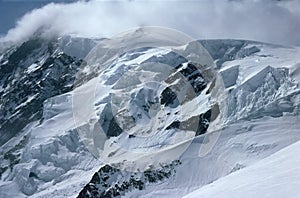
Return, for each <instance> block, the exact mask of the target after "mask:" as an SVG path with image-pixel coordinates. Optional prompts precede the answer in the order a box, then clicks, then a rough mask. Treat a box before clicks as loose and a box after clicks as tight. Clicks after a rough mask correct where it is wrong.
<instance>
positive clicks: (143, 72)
mask: <svg viewBox="0 0 300 198" xmlns="http://www.w3.org/2000/svg"><path fill="white" fill-rule="evenodd" d="M139 39H141V37H140V38H139ZM58 42H60V43H61V44H62V43H63V45H61V46H63V47H60V48H59V50H66V51H68V50H69V53H71V52H73V53H74V55H78V56H82V54H84V53H86V51H85V50H83V51H82V52H78V51H77V50H74V51H73V50H72V49H73V47H72V46H74V48H76V49H77V47H76V46H78V45H83V46H86V45H87V46H89V44H90V43H91V41H87V42H83V41H78V38H77V39H75V41H74V40H72V39H71V38H70V37H65V38H64V39H63V40H61V39H60V40H58ZM73 42H75V43H73ZM97 42H98V41H97ZM104 42H110V41H104ZM201 42H202V43H203V42H205V44H203V45H204V46H205V47H206V48H207V49H208V51H210V53H211V54H212V57H213V58H214V61H215V62H216V64H217V65H218V66H219V70H220V76H221V77H222V78H223V81H224V87H223V88H224V89H223V90H222V93H226V94H227V101H226V104H224V103H222V104H223V105H224V106H227V107H229V108H228V111H226V114H224V115H223V116H224V117H222V118H224V119H222V121H224V123H225V125H221V128H220V126H218V125H217V126H214V125H213V124H211V123H209V124H207V123H208V122H209V121H210V119H211V116H208V117H206V116H205V115H206V112H209V111H212V109H211V108H210V106H209V105H207V104H208V102H209V100H207V98H208V96H207V94H206V93H207V89H208V87H209V86H206V85H205V86H203V87H202V85H204V84H202V83H203V80H202V79H201V78H200V77H203V76H201V73H197V70H193V68H194V67H193V65H191V64H187V63H186V61H187V59H186V58H185V57H184V56H183V55H185V54H189V53H191V52H193V49H195V46H197V44H194V43H193V44H192V45H190V46H185V47H181V48H177V49H176V50H173V51H172V50H170V49H162V48H140V49H139V50H133V51H129V52H127V53H120V54H119V55H120V56H119V57H109V59H108V60H111V61H108V62H106V63H109V64H107V65H105V67H102V70H100V71H99V73H94V69H95V68H94V66H93V65H84V64H83V65H81V68H80V71H81V72H80V73H79V75H78V76H76V79H75V81H77V82H75V84H76V83H78V84H77V87H76V88H75V89H74V88H72V90H71V91H70V92H67V93H61V94H59V95H57V94H55V95H57V96H55V97H50V98H44V101H43V108H42V119H40V120H38V122H31V123H29V124H28V125H27V126H26V127H25V128H24V129H23V130H22V131H21V132H20V133H19V135H16V136H15V137H14V138H12V139H11V140H10V141H9V142H7V143H6V144H4V145H3V146H1V149H0V151H1V155H0V158H1V162H0V163H1V164H0V165H1V166H0V168H1V170H3V171H2V175H1V183H0V197H10V196H17V195H18V196H20V197H26V196H32V197H76V196H79V197H88V196H91V195H98V196H99V195H101V194H102V195H106V196H109V197H111V196H125V197H141V196H143V197H170V196H172V197H182V196H184V195H186V194H188V193H190V192H192V191H194V190H196V189H198V188H200V187H202V186H205V185H207V184H209V183H211V182H213V181H215V180H218V179H219V178H222V177H224V176H226V175H228V174H231V173H232V172H236V171H238V170H240V169H242V168H244V167H248V166H249V168H250V167H251V166H252V165H253V166H255V163H256V162H258V161H260V160H263V159H264V158H266V157H268V156H270V155H272V154H274V153H276V152H277V151H279V150H280V149H283V148H284V147H286V146H289V145H291V144H292V143H295V142H297V141H298V140H300V133H299V128H300V122H299V111H300V94H299V93H300V91H299V85H298V83H299V81H297V80H298V77H299V61H298V60H299V58H298V57H299V54H300V49H299V48H292V47H289V48H287V47H282V46H274V45H270V44H264V43H259V42H251V41H236V40H214V41H210V40H207V41H201ZM78 43H79V44H78ZM86 43H87V44H86ZM118 44H119V43H118V42H116V43H115V45H116V46H118ZM83 48H84V47H83ZM116 49H117V48H116ZM70 51H71V52H70ZM174 52H177V54H176V53H174ZM212 52H215V53H212ZM220 52H222V53H220ZM107 54H108V56H109V55H110V54H109V53H107ZM178 54H181V55H182V56H178ZM188 57H189V56H188ZM89 58H90V59H89V60H91V59H92V58H93V57H89ZM87 62H88V61H87ZM180 64H181V66H180V67H177V66H178V65H180ZM35 69H37V70H38V69H40V68H38V67H36V66H30V67H29V70H30V71H32V72H34V71H35ZM190 70H191V71H192V72H191V73H189V72H187V71H190ZM76 71H77V70H76ZM77 74H78V73H77ZM172 74H176V75H178V74H182V75H183V76H184V77H186V78H187V79H189V81H178V80H176V78H175V80H174V79H172V78H170V80H167V81H162V80H161V79H165V78H168V76H172ZM198 77H199V78H198ZM195 79H198V80H195ZM206 80H207V79H206ZM149 82H151V83H149ZM154 82H156V83H154ZM157 82H160V83H157ZM206 82H208V83H207V84H208V85H209V83H210V82H209V81H206ZM178 83H186V85H187V86H189V85H193V87H192V88H193V89H191V90H193V92H194V94H193V95H191V96H190V97H189V98H188V99H189V100H184V99H183V97H182V98H180V97H181V96H184V95H185V94H186V92H184V90H185V89H183V90H181V91H179V92H177V99H176V97H173V95H172V92H171V91H169V90H168V89H166V88H167V87H170V86H174V87H176V85H178ZM128 87H130V89H127V88H128ZM200 87H201V89H200ZM198 88H199V89H198ZM95 90H96V94H94V93H95ZM164 90H166V91H165V92H164ZM196 90H198V91H196ZM224 98H225V97H224ZM162 99H163V100H162ZM93 100H94V102H93ZM156 100H158V101H163V102H162V103H161V105H162V106H163V108H161V107H160V108H158V107H157V106H155V105H152V104H151V103H149V101H150V102H155V101H156ZM74 105H75V106H76V107H79V108H78V109H75V110H74ZM115 107H117V108H115ZM222 107H223V106H221V105H220V108H222ZM123 110H129V111H123ZM116 112H118V113H116ZM179 112H180V113H179ZM74 115H75V117H74ZM114 115H115V116H114ZM118 115H122V116H119V117H118ZM217 115H219V114H217ZM194 116H199V117H198V118H197V119H194ZM113 117H114V118H115V119H116V120H113V119H112V118H113ZM124 118H128V120H122V119H124ZM191 118H192V119H191ZM160 120H162V122H158V121H160ZM192 121H197V123H198V125H197V126H199V127H196V128H189V123H191V122H192ZM219 121H220V120H219ZM128 123H129V124H128ZM178 123H180V124H178ZM120 126H122V129H126V132H122V130H120V129H119V128H120ZM213 126H214V127H213ZM99 127H101V128H102V130H103V131H104V135H103V134H100V135H99V134H98V131H99ZM118 127H119V128H118ZM216 128H218V130H217V131H215V129H216ZM87 131H88V132H89V133H86V132H87ZM90 132H92V133H90ZM85 135H86V136H85ZM195 135H196V137H195ZM194 137H195V138H194ZM91 140H92V141H94V142H90V141H91ZM211 145H212V147H211ZM210 147H211V149H210ZM99 148H100V149H99ZM207 151H208V152H207ZM95 157H96V158H95ZM291 160H292V159H291ZM295 160H296V159H295ZM245 170H246V169H245ZM238 172H239V171H238ZM238 172H237V173H238ZM225 178H226V177H224V179H225Z"/></svg>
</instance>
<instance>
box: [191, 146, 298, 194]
mask: <svg viewBox="0 0 300 198" xmlns="http://www.w3.org/2000/svg"><path fill="white" fill-rule="evenodd" d="M299 156H300V142H299V141H298V142H296V143H294V144H292V145H290V146H288V147H286V148H284V149H282V150H281V151H278V152H277V153H275V154H273V155H271V156H269V157H267V158H265V159H263V160H261V161H259V162H258V163H256V164H254V165H253V166H251V167H247V168H245V169H243V170H241V171H238V172H236V173H233V174H231V175H228V176H226V177H223V178H221V179H219V180H217V181H216V182H213V183H211V184H209V185H207V186H204V187H203V188H200V189H199V190H197V191H194V192H192V193H190V194H189V195H187V196H185V197H186V198H192V197H195V198H198V197H204V198H205V197H207V198H210V197H224V198H227V197H228V198H235V197H236V198H239V197H245V198H248V197H249V198H250V197H254V196H257V195H263V197H266V198H269V197H270V198H271V197H299V195H300V190H299V186H300V181H299V177H300V167H299V166H297V165H298V164H299V163H300V158H299Z"/></svg>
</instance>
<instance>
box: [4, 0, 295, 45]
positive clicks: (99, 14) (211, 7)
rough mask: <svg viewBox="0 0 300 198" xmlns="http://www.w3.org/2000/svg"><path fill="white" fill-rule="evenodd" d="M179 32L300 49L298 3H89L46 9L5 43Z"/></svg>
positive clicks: (18, 26)
mask: <svg viewBox="0 0 300 198" xmlns="http://www.w3.org/2000/svg"><path fill="white" fill-rule="evenodd" d="M145 25H156V26H166V27H170V28H175V29H177V30H180V31H183V32H185V33H187V34H189V35H191V36H193V37H194V38H197V39H201V38H242V39H252V40H261V41H266V42H272V43H281V44H291V45H292V44H294V45H300V37H299V36H298V34H299V32H300V3H299V1H297V0H293V1H288V2H285V1H282V2H277V1H275V2H274V1H262V0H253V1H227V0H202V1H162V2H159V1H152V2H145V1H142V2H141V1H125V2H124V1H122V2H118V1H113V2H108V1H104V2H103V1H102V2H99V1H89V2H76V3H70V4H54V3H51V4H48V5H46V6H44V7H42V8H40V9H36V10H33V11H31V12H30V13H27V14H26V15H25V16H23V17H22V18H21V19H20V20H19V21H18V22H17V24H16V27H15V28H13V29H11V30H9V32H8V33H7V35H5V36H4V37H2V38H1V40H2V41H13V42H16V41H23V40H25V39H28V38H29V37H30V36H32V35H33V34H34V33H35V32H37V31H40V32H42V33H43V35H44V36H52V35H61V34H76V35H79V36H87V37H109V36H112V35H113V34H116V33H118V32H121V31H124V30H127V29H129V28H134V27H137V26H145Z"/></svg>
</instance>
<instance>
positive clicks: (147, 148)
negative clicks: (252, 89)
mask: <svg viewBox="0 0 300 198" xmlns="http://www.w3.org/2000/svg"><path fill="white" fill-rule="evenodd" d="M168 31H169V30H168ZM150 33H151V34H149V32H148V31H147V30H144V29H141V30H138V31H135V32H129V33H126V34H124V35H122V37H116V38H112V39H110V40H104V41H103V42H100V44H99V46H97V47H96V48H95V49H93V50H92V52H91V53H90V54H89V55H88V56H87V63H88V66H84V67H83V69H82V70H81V71H80V72H81V73H79V75H78V80H79V81H83V83H82V82H79V84H83V85H82V86H81V87H78V89H76V90H75V91H74V94H73V98H74V101H73V108H74V118H75V121H76V122H77V124H78V131H79V135H80V136H81V138H82V139H83V140H84V143H85V144H86V146H87V148H88V149H89V150H90V151H91V152H92V153H93V154H94V155H95V156H96V157H99V158H100V159H101V160H104V161H106V162H107V163H115V164H117V163H118V164H119V165H120V166H124V167H119V166H118V167H117V168H119V169H122V168H123V169H127V168H129V169H132V170H131V171H133V170H135V171H137V170H144V169H146V168H147V167H148V166H149V165H150V164H148V162H147V161H143V160H140V158H141V157H142V156H144V157H146V156H147V157H150V156H155V155H157V152H160V150H167V149H168V148H171V147H173V146H174V145H176V144H178V143H180V142H185V141H187V142H190V141H191V140H192V138H193V137H194V136H196V135H201V134H204V133H206V132H207V131H212V130H213V129H214V130H216V129H217V128H218V127H220V126H219V125H221V124H222V118H223V116H225V110H226V103H225V102H223V100H224V98H225V89H224V86H223V81H222V79H221V76H220V75H219V74H218V73H217V72H216V71H215V69H216V67H215V65H214V63H213V60H212V59H211V58H210V56H209V54H208V53H207V52H206V50H205V49H203V47H202V46H201V45H200V43H199V42H197V41H191V42H189V43H185V42H186V40H188V38H187V39H186V38H185V37H184V38H183V39H181V38H179V39H178V38H177V37H178V36H177V35H176V36H175V37H176V38H174V41H172V40H170V38H169V37H165V35H169V36H171V37H172V34H171V33H172V32H171V33H168V32H164V31H161V30H158V31H156V30H152V29H151V30H150ZM148 34H149V35H148ZM95 73H98V77H97V80H94V79H92V80H90V81H89V82H88V83H85V81H86V78H82V76H90V74H93V75H95ZM222 102H223V103H222ZM83 103H85V105H84V106H83V105H82V104H83ZM106 140H107V141H106ZM186 146H188V144H186ZM181 149H183V150H182V151H180V149H178V150H177V151H178V152H177V153H173V154H170V153H169V154H168V155H167V153H168V152H166V154H164V155H165V157H162V158H161V159H160V160H156V161H155V162H153V163H152V162H151V165H152V166H153V167H156V166H159V164H160V163H170V162H171V161H174V160H176V159H177V158H178V157H179V156H180V155H181V153H182V152H184V147H182V148H181ZM132 163H133V164H134V165H132Z"/></svg>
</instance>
